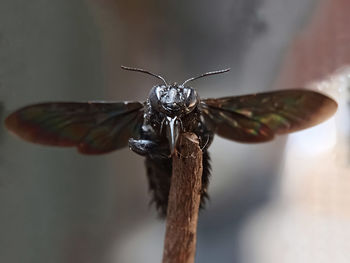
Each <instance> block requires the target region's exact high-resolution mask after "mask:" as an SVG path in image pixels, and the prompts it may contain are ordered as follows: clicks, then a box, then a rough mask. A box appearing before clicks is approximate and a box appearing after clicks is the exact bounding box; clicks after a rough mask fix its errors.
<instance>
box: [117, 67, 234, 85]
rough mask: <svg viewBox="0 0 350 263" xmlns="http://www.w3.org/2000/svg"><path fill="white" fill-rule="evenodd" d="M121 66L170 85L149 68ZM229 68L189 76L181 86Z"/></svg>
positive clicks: (223, 71)
mask: <svg viewBox="0 0 350 263" xmlns="http://www.w3.org/2000/svg"><path fill="white" fill-rule="evenodd" d="M121 68H122V69H124V70H130V71H137V72H141V73H145V74H148V75H151V76H153V77H156V78H157V79H161V80H162V81H163V82H164V84H165V85H166V86H169V85H168V83H167V82H166V81H165V79H164V78H163V77H162V76H160V75H156V74H154V73H152V72H149V71H147V70H144V69H141V68H130V67H126V66H121ZM229 70H230V68H227V69H222V70H216V71H209V72H206V73H203V74H201V75H199V76H197V77H192V78H189V79H188V80H185V82H184V83H182V85H181V86H184V85H185V84H186V83H188V82H190V81H193V80H195V79H200V78H203V77H207V76H212V75H216V74H221V73H225V72H227V71H229Z"/></svg>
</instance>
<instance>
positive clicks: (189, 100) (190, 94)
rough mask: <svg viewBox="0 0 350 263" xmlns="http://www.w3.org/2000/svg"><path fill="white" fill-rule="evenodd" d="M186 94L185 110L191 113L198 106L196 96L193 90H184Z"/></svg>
mask: <svg viewBox="0 0 350 263" xmlns="http://www.w3.org/2000/svg"><path fill="white" fill-rule="evenodd" d="M185 94H186V100H185V102H186V109H187V112H191V111H192V110H193V109H194V108H195V107H196V106H197V104H198V95H197V92H196V91H195V90H194V89H189V88H185Z"/></svg>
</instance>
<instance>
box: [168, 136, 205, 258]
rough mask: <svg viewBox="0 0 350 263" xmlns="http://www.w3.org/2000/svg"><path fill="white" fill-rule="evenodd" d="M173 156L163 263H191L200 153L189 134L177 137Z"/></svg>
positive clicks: (198, 193) (196, 209) (196, 210)
mask: <svg viewBox="0 0 350 263" xmlns="http://www.w3.org/2000/svg"><path fill="white" fill-rule="evenodd" d="M177 148H178V151H177V152H176V154H175V155H174V156H173V166H172V167H173V172H172V178H171V186H170V192H169V203H168V211H167V223H166V233H165V241H164V253H163V263H193V262H194V258H195V253H196V232H197V221H198V210H199V204H200V196H201V186H202V170H203V167H202V151H201V149H200V147H199V142H198V138H197V136H196V135H195V134H193V133H184V134H182V135H181V137H180V143H179V145H178V147H177Z"/></svg>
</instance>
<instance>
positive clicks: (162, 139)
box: [5, 67, 337, 216]
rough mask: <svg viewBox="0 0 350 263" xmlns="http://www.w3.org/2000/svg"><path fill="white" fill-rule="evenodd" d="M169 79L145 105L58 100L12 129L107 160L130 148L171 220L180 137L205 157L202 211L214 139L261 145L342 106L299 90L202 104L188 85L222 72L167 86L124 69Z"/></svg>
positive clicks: (16, 116)
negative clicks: (193, 139) (190, 137)
mask: <svg viewBox="0 0 350 263" xmlns="http://www.w3.org/2000/svg"><path fill="white" fill-rule="evenodd" d="M122 68H123V69H126V70H132V71H138V72H142V73H146V74H149V75H152V76H154V77H156V78H158V79H160V80H162V81H163V84H160V85H156V86H154V87H153V88H152V89H151V91H150V93H149V97H148V99H147V100H146V101H145V102H144V103H140V102H85V103H77V102H53V103H42V104H35V105H31V106H27V107H24V108H22V109H19V110H17V111H15V112H14V113H12V114H11V115H9V116H8V117H7V118H6V120H5V124H6V127H7V128H8V129H9V130H10V131H12V132H14V133H15V134H17V135H18V136H20V137H21V138H23V139H25V140H27V141H31V142H34V143H40V144H44V145H55V146H75V147H77V148H78V150H79V152H81V153H83V154H102V153H107V152H111V151H114V150H117V149H120V148H122V147H125V146H127V145H129V147H130V149H131V150H133V151H134V152H136V153H138V154H140V155H142V156H145V157H146V169H147V176H148V181H149V187H150V190H151V192H152V195H153V196H152V200H153V201H154V202H155V204H156V207H157V208H158V211H159V214H160V215H161V216H166V210H167V204H168V194H169V189H170V178H171V172H172V167H171V166H172V162H171V157H172V155H173V154H174V153H175V152H176V147H177V142H178V138H179V135H180V134H181V133H182V132H187V131H188V132H193V133H195V134H196V135H197V136H198V138H199V142H200V146H201V148H202V151H203V177H202V197H201V206H203V205H204V202H205V199H206V198H207V197H208V195H207V188H208V183H209V176H210V163H209V161H210V157H209V154H208V151H207V149H208V147H209V146H210V144H211V142H212V140H213V137H214V134H218V135H219V136H222V137H224V138H227V139H230V140H234V141H238V142H243V143H257V142H265V141H270V140H272V139H273V137H274V135H275V134H286V133H290V132H294V131H298V130H302V129H305V128H308V127H311V126H314V125H316V124H318V123H320V122H322V121H324V120H326V119H328V118H329V117H330V116H332V115H333V114H334V113H335V111H336V109H337V103H336V102H335V101H334V100H332V99H331V98H329V97H327V96H325V95H323V94H321V93H318V92H314V91H310V90H302V89H294V90H282V91H274V92H265V93H258V94H252V95H244V96H235V97H225V98H218V99H203V100H201V99H200V98H199V95H198V93H197V92H196V90H194V89H193V88H191V87H189V86H187V85H186V84H187V83H188V82H190V81H193V80H195V79H197V78H201V77H205V76H209V75H214V74H220V73H224V72H227V71H228V70H229V69H226V70H221V71H213V72H208V73H205V74H202V75H200V76H198V77H194V78H190V79H188V80H186V81H185V82H184V83H183V84H181V85H179V84H176V83H174V84H171V85H170V84H168V83H167V82H166V81H165V79H164V78H163V77H161V76H158V75H155V74H153V73H151V72H148V71H145V70H143V69H136V68H128V67H122Z"/></svg>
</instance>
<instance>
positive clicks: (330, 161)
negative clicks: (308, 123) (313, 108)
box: [0, 0, 350, 263]
mask: <svg viewBox="0 0 350 263" xmlns="http://www.w3.org/2000/svg"><path fill="white" fill-rule="evenodd" d="M349 9H350V2H349V1H348V0H323V1H317V0H284V1H280V0H234V1H229V0H221V1H199V0H193V1H184V0H180V1H168V0H166V1H164V0H163V1H161V0H150V1H136V0H124V1H122V0H120V1H118V0H75V1H68V0H60V1H58V0H52V1H43V0H32V1H23V0H2V1H1V2H0V117H1V123H3V119H4V118H5V116H6V115H8V114H9V113H10V112H11V111H14V110H16V109H17V108H19V107H22V106H24V105H27V104H31V103H38V102H45V101H87V100H110V101H113V100H114V101H120V100H139V101H143V100H145V98H146V97H147V96H148V92H149V90H150V88H151V87H152V86H153V85H155V84H157V80H155V79H154V78H150V77H148V76H144V75H141V74H137V73H132V72H126V71H122V70H121V69H120V65H127V66H135V67H143V68H145V69H148V70H150V71H153V72H155V73H158V74H161V75H163V76H164V77H165V78H166V79H168V80H169V81H170V82H173V81H177V82H180V81H183V80H185V79H187V78H189V77H192V76H195V75H198V74H200V73H203V72H206V71H211V70H217V69H223V68H227V67H231V71H230V73H229V74H224V75H220V76H215V77H211V78H206V79H201V80H198V81H196V82H193V83H192V86H193V87H194V88H196V89H197V91H198V92H199V94H200V96H201V97H202V98H205V97H220V96H230V95H238V94H246V93H253V92H261V91H267V90H274V89H287V88H293V87H308V88H312V89H315V90H321V91H322V92H324V93H327V94H329V95H330V96H332V97H333V98H335V99H336V100H337V101H338V104H339V110H338V112H337V114H336V116H335V117H333V118H332V119H330V120H329V121H327V122H325V123H324V124H322V125H319V126H317V127H315V128H312V129H309V130H307V131H302V132H298V133H295V134H293V135H290V136H288V137H287V136H282V137H279V138H277V139H276V140H275V141H273V142H270V143H265V144H258V145H244V144H238V143H235V142H230V141H226V140H224V139H221V138H218V137H216V138H215V140H214V142H213V144H212V146H211V154H212V164H213V165H212V166H213V169H212V178H211V185H210V189H209V193H210V196H211V201H210V202H209V204H208V205H207V208H206V210H204V211H202V212H201V213H200V218H199V229H198V241H197V247H198V248H197V258H196V262H200V263H209V262H210V263H211V262H220V263H221V262H223V263H225V262H227V263H228V262H235V263H265V262H266V263H271V262H280V263H287V262H288V263H289V262H311V261H312V262H334V263H335V262H336V263H340V262H349V261H350V252H349V251H350V194H349V193H350V166H349V146H350V140H349V135H350V130H349V127H350V124H349V119H350V118H349V116H350V109H349V86H350V69H349V68H348V67H347V65H348V64H349V63H350V45H349V42H350V31H349V30H348V27H349V25H350V17H349V16H348V10H349ZM149 200H150V197H149V195H148V185H147V181H146V176H145V169H144V166H143V158H141V157H139V156H137V155H136V154H134V153H132V152H131V151H129V150H128V149H123V150H120V151H116V152H113V153H111V154H107V155H102V156H84V155H79V154H78V153H77V152H76V150H75V149H61V148H50V147H43V146H38V145H34V144H30V143H26V142H23V141H20V140H18V139H17V138H15V137H14V136H12V135H10V134H9V133H8V132H7V131H6V130H5V129H4V126H3V124H1V125H0V209H1V212H0V233H1V235H0V262H7V263H47V262H50V263H83V262H84V263H97V262H99V263H137V262H144V263H148V262H149V263H154V262H160V261H161V257H162V248H163V237H164V230H165V225H164V222H163V221H161V220H158V219H157V216H156V212H155V209H154V207H152V206H151V207H150V206H149Z"/></svg>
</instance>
